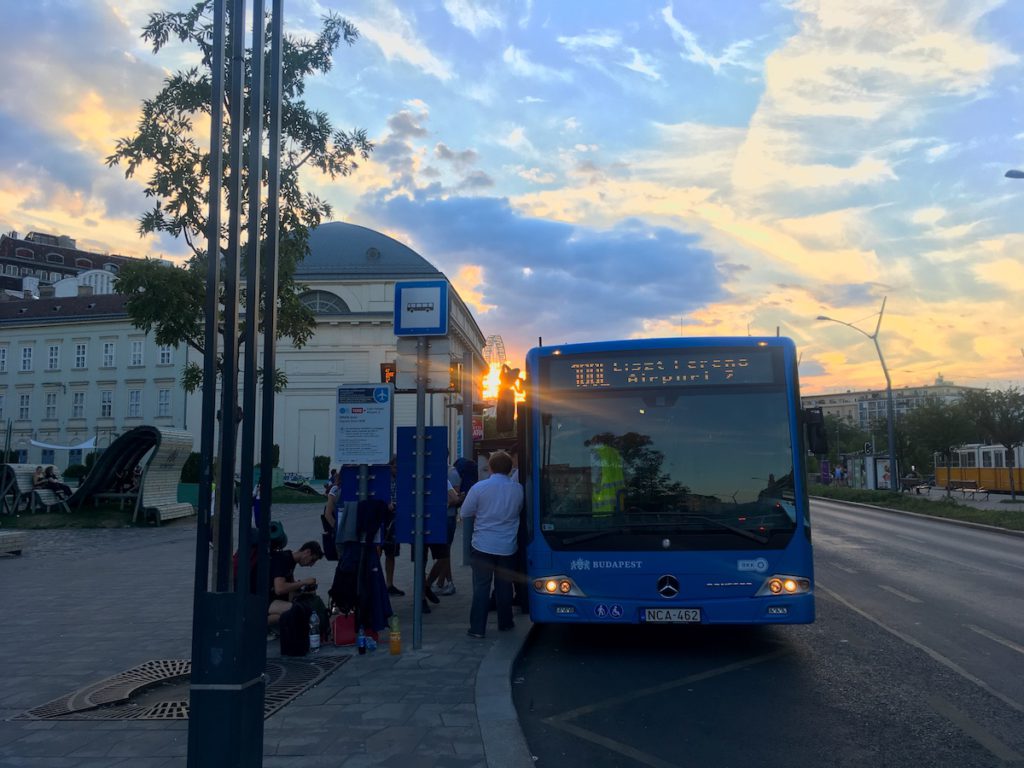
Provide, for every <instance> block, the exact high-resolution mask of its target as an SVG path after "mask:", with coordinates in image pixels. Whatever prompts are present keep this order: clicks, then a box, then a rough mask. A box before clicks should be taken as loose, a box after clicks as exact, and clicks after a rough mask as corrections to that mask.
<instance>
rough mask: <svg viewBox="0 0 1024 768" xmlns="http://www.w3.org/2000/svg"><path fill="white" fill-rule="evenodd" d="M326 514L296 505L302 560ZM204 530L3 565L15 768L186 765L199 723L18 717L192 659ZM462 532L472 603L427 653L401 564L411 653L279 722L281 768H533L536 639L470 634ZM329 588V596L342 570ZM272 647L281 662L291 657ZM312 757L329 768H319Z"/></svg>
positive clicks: (462, 597)
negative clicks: (519, 695)
mask: <svg viewBox="0 0 1024 768" xmlns="http://www.w3.org/2000/svg"><path fill="white" fill-rule="evenodd" d="M321 506H322V505H321V504H319V503H315V504H310V505H305V504H303V505H287V506H286V505H282V506H279V507H277V508H276V509H275V511H274V517H275V518H277V519H280V520H282V521H283V522H284V525H285V530H286V531H287V533H288V539H289V547H298V546H300V545H301V544H302V543H303V542H304V541H306V540H309V539H315V540H318V539H319V531H320V522H319V513H320V510H321ZM194 537H195V532H194V527H193V525H192V524H191V523H190V522H189V521H175V522H174V523H171V524H169V525H167V526H164V527H161V528H131V529H117V530H68V531H30V532H29V540H28V544H27V545H26V549H25V551H24V554H23V555H22V556H21V557H13V556H4V555H0V584H2V585H3V587H2V588H3V592H4V594H5V595H6V605H5V608H6V611H5V619H4V621H3V622H0V670H2V673H0V674H2V678H0V679H2V685H0V766H4V767H5V768H7V767H8V766H10V767H11V768H14V767H15V766H27V767H31V768H43V767H44V766H45V767H46V768H72V767H75V768H78V767H89V768H92V767H95V768H101V767H102V768H106V766H117V765H123V766H129V765H130V766H138V767H140V768H149V767H150V766H153V767H155V766H184V765H185V762H186V754H187V743H188V725H187V722H185V721H132V720H126V721H84V720H15V719H13V718H16V717H18V716H19V715H21V714H23V713H24V712H25V711H26V710H28V709H31V708H33V707H38V706H40V705H42V704H44V703H46V702H48V701H50V700H52V699H55V698H57V697H59V696H62V695H65V694H69V693H71V692H73V691H75V690H78V689H80V688H83V687H85V686H87V685H89V684H92V683H96V682H98V681H100V680H102V679H104V678H107V677H110V676H111V675H115V674H117V673H119V672H122V671H124V670H126V669H129V668H130V667H134V666H136V665H138V664H141V663H143V662H146V661H150V660H154V659H187V658H189V656H190V653H191V626H192V622H191V616H192V583H193V573H194V563H193V561H194V549H195V538H194ZM460 544H461V527H460V535H459V537H458V538H457V539H456V543H455V546H454V547H453V549H454V550H455V553H454V557H453V566H454V568H453V570H454V571H455V583H456V585H457V587H458V592H457V593H456V594H455V595H452V596H450V597H442V598H441V604H440V605H436V606H431V608H432V609H433V610H432V612H431V613H430V614H429V615H425V616H424V617H423V643H422V648H421V649H420V650H417V651H414V650H413V649H412V634H413V631H412V630H413V626H412V571H413V569H412V564H411V562H410V561H409V552H408V547H407V546H406V545H403V546H402V549H403V551H402V556H401V557H400V558H399V559H398V567H397V573H396V578H395V581H396V584H397V585H398V586H399V587H401V588H402V589H405V590H406V592H407V596H406V597H397V598H394V601H393V605H394V608H395V610H396V612H397V613H398V615H399V617H400V620H401V623H402V646H403V647H402V653H401V655H399V656H391V655H390V654H389V653H388V649H387V646H386V644H383V645H382V646H381V647H380V648H379V649H378V650H377V652H376V653H374V654H367V655H365V656H358V655H356V654H355V650H354V649H350V648H336V647H334V646H328V647H325V648H324V649H322V650H321V651H320V655H331V654H341V655H346V656H350V657H351V658H349V659H348V661H347V662H346V663H344V664H342V665H341V666H340V667H339V668H337V669H336V670H335V671H333V672H332V673H330V674H329V675H328V676H327V677H326V678H325V679H324V680H322V681H321V682H320V683H319V684H318V685H317V686H316V687H314V688H312V689H310V690H308V691H306V692H305V693H303V694H301V695H300V696H299V697H298V698H296V699H295V700H294V701H292V702H291V703H289V704H288V705H287V706H285V707H283V708H282V709H280V710H279V711H277V712H276V713H275V714H274V715H272V716H271V717H270V718H269V719H268V720H266V722H265V738H264V747H263V754H264V762H263V764H264V765H265V766H268V767H270V768H273V767H274V766H282V767H284V766H287V767H289V768H290V767H291V766H303V768H308V766H309V765H311V764H316V765H325V766H341V767H345V768H348V767H349V766H378V765H380V766H402V768H433V767H434V766H437V767H438V768H447V767H448V766H452V768H461V767H462V766H465V767H466V768H469V767H470V766H473V767H483V766H487V767H488V768H519V767H520V766H529V765H531V764H532V760H531V757H530V753H529V750H528V748H527V746H526V742H525V740H524V738H523V735H522V731H521V730H520V727H519V723H518V720H517V718H516V712H515V709H514V707H513V705H512V699H511V681H510V673H511V665H512V663H513V661H514V660H515V657H516V655H517V654H518V652H519V650H520V648H521V647H522V644H523V643H524V642H525V639H526V635H527V632H528V630H529V626H530V623H529V618H528V617H527V616H521V615H519V614H518V612H517V614H516V629H515V630H514V631H513V632H502V633H498V632H497V631H496V625H495V619H494V616H493V614H492V616H491V617H490V624H489V626H488V634H487V638H486V639H484V640H475V639H473V638H469V637H467V636H466V629H467V627H468V624H469V602H470V591H471V590H470V585H471V579H470V569H469V568H468V566H463V565H462V550H461V546H460ZM300 570H301V571H302V572H303V575H308V574H310V573H311V574H312V575H315V576H316V577H317V579H318V581H319V582H320V585H321V588H320V592H321V594H325V593H326V589H327V587H328V586H329V585H330V582H331V577H332V575H333V572H334V563H329V562H327V561H321V562H320V563H318V564H317V565H316V566H314V567H313V568H312V569H310V570H309V571H306V570H304V569H300ZM277 649H278V645H277V643H276V642H273V643H271V644H269V645H268V656H271V657H274V656H277V655H278V650H277ZM310 758H313V759H314V761H315V762H312V763H311V760H310Z"/></svg>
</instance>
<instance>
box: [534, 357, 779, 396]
mask: <svg viewBox="0 0 1024 768" xmlns="http://www.w3.org/2000/svg"><path fill="white" fill-rule="evenodd" d="M775 359H776V356H775V354H774V353H773V352H772V350H770V349H742V350H740V349H735V350H710V349H709V350H697V351H689V352H673V351H662V350H651V351H650V352H649V353H646V354H642V353H639V352H631V353H628V354H618V353H615V352H609V353H606V354H600V355H595V356H593V357H583V356H577V355H572V356H565V357H560V356H552V357H550V358H548V386H549V387H551V388H553V389H575V390H581V389H594V390H599V389H648V388H652V387H672V386H677V387H689V386H716V385H727V386H730V385H731V386H736V385H744V384H772V383H774V382H775Z"/></svg>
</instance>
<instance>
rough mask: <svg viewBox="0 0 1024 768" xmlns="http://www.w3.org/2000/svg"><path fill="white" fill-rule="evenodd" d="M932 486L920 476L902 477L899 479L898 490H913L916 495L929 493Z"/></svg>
mask: <svg viewBox="0 0 1024 768" xmlns="http://www.w3.org/2000/svg"><path fill="white" fill-rule="evenodd" d="M931 489H932V487H931V486H930V485H928V483H926V482H924V481H923V480H922V479H921V478H920V477H904V478H902V479H901V480H900V490H902V491H913V492H914V493H916V494H917V495H918V496H920V495H921V494H922V493H929V492H930V491H931Z"/></svg>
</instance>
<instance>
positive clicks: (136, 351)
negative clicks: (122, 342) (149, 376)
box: [128, 341, 142, 365]
mask: <svg viewBox="0 0 1024 768" xmlns="http://www.w3.org/2000/svg"><path fill="white" fill-rule="evenodd" d="M128 365H142V342H141V341H133V342H132V345H131V350H130V351H129V353H128Z"/></svg>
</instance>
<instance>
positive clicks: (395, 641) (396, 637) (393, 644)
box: [388, 616, 402, 656]
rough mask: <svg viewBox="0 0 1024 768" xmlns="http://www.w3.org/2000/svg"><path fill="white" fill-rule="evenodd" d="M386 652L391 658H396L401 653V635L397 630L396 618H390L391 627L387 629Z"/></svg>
mask: <svg viewBox="0 0 1024 768" xmlns="http://www.w3.org/2000/svg"><path fill="white" fill-rule="evenodd" d="M388 650H389V651H390V652H391V655H392V656H398V655H399V654H400V653H401V652H402V633H401V632H400V631H399V629H398V616H392V617H391V626H390V628H389V629H388Z"/></svg>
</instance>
